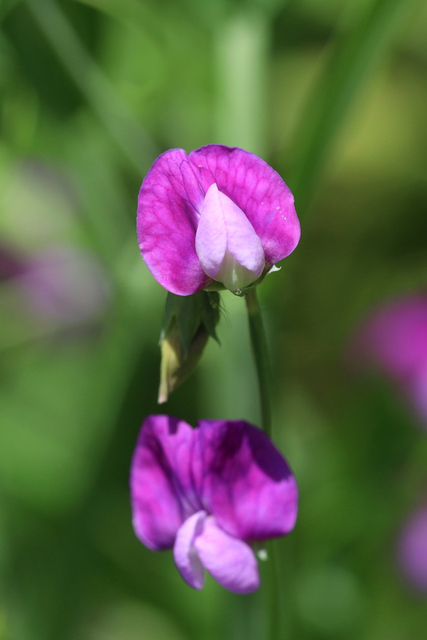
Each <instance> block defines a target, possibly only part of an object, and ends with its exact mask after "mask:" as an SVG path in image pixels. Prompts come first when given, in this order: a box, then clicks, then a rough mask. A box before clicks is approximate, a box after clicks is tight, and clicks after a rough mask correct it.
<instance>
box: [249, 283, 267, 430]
mask: <svg viewBox="0 0 427 640" xmlns="http://www.w3.org/2000/svg"><path fill="white" fill-rule="evenodd" d="M245 299H246V306H247V309H248V319H249V333H250V337H251V345H252V352H253V354H254V359H255V367H256V371H257V377H258V387H259V395H260V401H261V425H262V428H263V430H264V431H265V432H266V434H267V435H268V436H270V437H271V407H270V388H271V387H270V362H269V358H268V351H267V341H266V339H265V331H264V323H263V320H262V315H261V308H260V306H259V302H258V297H257V294H256V287H254V288H253V289H250V290H249V292H248V293H247V294H246V296H245Z"/></svg>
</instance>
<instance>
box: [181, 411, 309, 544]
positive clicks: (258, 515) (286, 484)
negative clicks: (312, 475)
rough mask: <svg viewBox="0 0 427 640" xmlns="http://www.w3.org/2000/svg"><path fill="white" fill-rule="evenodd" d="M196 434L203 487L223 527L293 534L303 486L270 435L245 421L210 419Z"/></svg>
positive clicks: (242, 533) (239, 533) (264, 535)
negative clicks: (299, 494)
mask: <svg viewBox="0 0 427 640" xmlns="http://www.w3.org/2000/svg"><path fill="white" fill-rule="evenodd" d="M196 433H197V434H198V438H197V440H196V443H195V452H194V456H193V465H195V463H196V462H197V463H198V465H199V468H198V467H195V474H196V475H195V477H197V478H198V479H199V480H198V481H199V482H201V484H200V485H198V487H197V489H198V492H199V495H200V498H201V501H202V503H203V508H204V509H206V511H207V512H208V513H211V514H212V515H214V516H215V518H216V521H217V523H218V526H219V527H221V528H222V529H224V531H226V532H227V533H229V534H230V535H232V536H235V537H236V538H241V539H242V540H246V541H252V540H264V539H268V538H273V537H276V536H281V535H285V534H287V533H289V532H290V531H291V530H292V529H293V527H294V525H295V521H296V516H297V508H298V490H297V485H296V481H295V478H294V476H293V474H292V472H291V470H290V468H289V466H288V464H287V462H286V460H285V459H284V458H283V457H282V455H281V454H280V453H279V451H278V450H277V449H276V448H275V447H274V445H273V444H272V443H271V441H270V440H269V439H268V437H267V436H266V435H265V434H264V433H263V432H262V431H260V430H259V429H257V428H255V427H253V426H252V425H250V424H248V423H247V422H243V421H220V420H204V421H201V422H200V423H199V429H198V430H197V432H196Z"/></svg>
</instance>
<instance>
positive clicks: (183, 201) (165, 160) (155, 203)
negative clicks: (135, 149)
mask: <svg viewBox="0 0 427 640" xmlns="http://www.w3.org/2000/svg"><path fill="white" fill-rule="evenodd" d="M203 198H204V192H203V191H202V190H201V187H200V185H199V181H198V178H197V171H196V170H195V168H194V167H193V165H192V164H191V163H190V162H189V161H188V159H187V155H186V153H185V151H184V150H183V149H171V150H170V151H166V152H165V153H163V154H162V155H161V156H159V157H158V158H157V160H156V161H155V163H154V164H153V166H152V167H151V169H150V171H149V172H148V173H147V175H146V177H145V179H144V181H143V183H142V186H141V190H140V192H139V198H138V212H137V235H138V242H139V246H140V249H141V255H142V257H143V258H144V260H145V263H146V265H147V267H148V268H149V270H150V271H151V273H152V274H153V276H154V277H155V278H156V280H157V281H158V282H160V284H161V285H162V286H163V287H165V289H167V290H168V291H171V292H172V293H175V294H177V295H189V294H191V293H195V292H196V291H199V290H200V289H203V288H204V287H205V286H206V285H207V284H208V283H209V282H211V280H210V278H209V277H208V276H207V275H206V274H205V273H204V271H203V269H202V267H201V265H200V261H199V258H198V257H197V253H196V249H195V237H196V228H197V224H198V213H197V211H199V210H200V207H201V206H202V203H203Z"/></svg>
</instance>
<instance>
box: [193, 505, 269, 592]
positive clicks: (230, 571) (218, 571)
mask: <svg viewBox="0 0 427 640" xmlns="http://www.w3.org/2000/svg"><path fill="white" fill-rule="evenodd" d="M194 546H195V547H196V549H197V552H198V554H199V558H200V560H201V562H202V564H203V565H204V567H205V568H206V569H207V571H209V573H210V574H211V576H212V577H213V578H215V580H216V581H217V582H218V583H219V584H220V585H221V586H222V587H224V588H225V589H228V590H229V591H232V592H233V593H240V594H245V593H252V591H256V589H258V587H259V584H260V580H259V573H258V562H257V559H256V557H255V554H254V552H253V551H252V549H251V547H250V546H249V545H248V544H246V543H245V542H243V541H242V540H238V539H237V538H234V537H232V536H230V535H228V533H226V532H225V531H223V530H222V529H220V528H219V527H217V525H216V523H215V519H214V518H213V517H212V516H210V517H208V518H206V520H205V523H204V527H203V532H202V533H201V534H200V535H199V536H197V538H196V539H195V541H194Z"/></svg>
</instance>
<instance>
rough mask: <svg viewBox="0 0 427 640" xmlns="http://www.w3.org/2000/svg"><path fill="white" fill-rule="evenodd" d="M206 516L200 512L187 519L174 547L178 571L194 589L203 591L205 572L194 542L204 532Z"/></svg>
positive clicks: (177, 535)
mask: <svg viewBox="0 0 427 640" xmlns="http://www.w3.org/2000/svg"><path fill="white" fill-rule="evenodd" d="M206 515H207V514H206V512H205V511H198V512H197V513H194V514H193V515H192V516H190V517H189V518H187V520H185V522H184V523H183V524H182V525H181V527H180V528H179V529H178V533H177V534H176V539H175V544H174V547H173V557H174V560H175V564H176V566H177V568H178V571H179V572H180V574H181V575H182V577H183V578H184V580H185V582H187V584H189V585H190V587H193V588H194V589H201V588H202V587H203V583H204V581H205V576H204V573H205V572H204V569H203V565H202V563H201V562H200V559H199V556H198V553H197V550H196V548H195V546H194V540H195V538H196V536H198V535H199V533H201V531H202V530H203V523H204V522H205V520H206Z"/></svg>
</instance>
